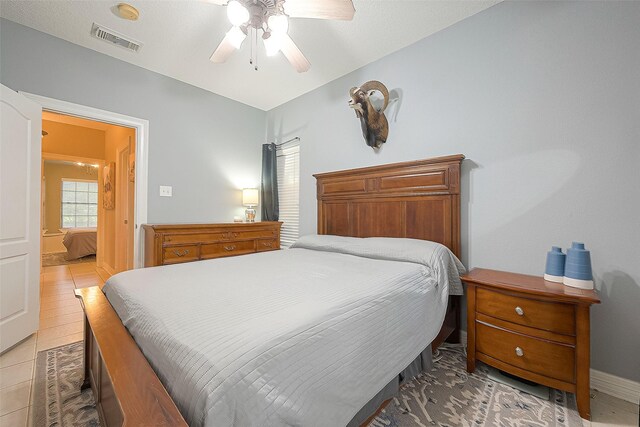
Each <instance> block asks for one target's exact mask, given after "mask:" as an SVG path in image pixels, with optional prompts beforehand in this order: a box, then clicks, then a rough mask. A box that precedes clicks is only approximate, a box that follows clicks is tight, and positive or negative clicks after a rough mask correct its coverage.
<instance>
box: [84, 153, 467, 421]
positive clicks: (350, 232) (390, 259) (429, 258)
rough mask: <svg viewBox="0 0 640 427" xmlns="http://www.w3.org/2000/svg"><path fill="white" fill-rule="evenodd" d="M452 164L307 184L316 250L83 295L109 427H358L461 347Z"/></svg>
mask: <svg viewBox="0 0 640 427" xmlns="http://www.w3.org/2000/svg"><path fill="white" fill-rule="evenodd" d="M462 158H463V157H462V156H451V157H447V158H438V159H429V160H425V161H419V162H409V163H403V164H396V165H384V166H378V167H374V168H364V169H358V170H352V171H341V172H335V173H329V174H323V175H317V176H316V177H317V178H318V232H319V234H320V235H314V236H307V237H303V238H302V239H300V240H299V241H298V242H297V243H296V244H295V245H294V246H293V247H292V248H291V249H287V250H282V251H273V252H267V253H260V254H253V255H247V256H240V257H233V258H223V259H215V260H208V261H200V262H194V263H185V264H179V265H173V266H164V267H154V268H148V269H141V270H133V271H129V272H125V273H121V274H118V275H115V276H113V277H112V278H111V279H110V280H109V281H108V282H107V284H106V285H105V287H104V293H103V292H101V291H100V290H99V289H98V288H93V289H91V288H89V289H82V290H79V291H78V292H77V294H78V295H79V296H80V297H81V298H82V299H83V307H84V309H85V314H86V319H87V323H86V325H87V327H86V341H85V343H86V358H85V364H86V365H85V368H86V380H87V381H88V383H90V384H91V386H92V387H93V388H94V393H95V395H96V400H97V402H98V409H99V413H100V415H101V418H102V420H103V422H104V424H105V425H107V426H109V425H120V424H122V423H123V421H125V424H128V423H131V425H134V424H135V423H136V422H137V421H136V420H138V422H141V421H142V420H145V421H146V422H151V423H152V424H153V425H176V424H179V425H184V423H185V420H186V422H187V423H188V424H189V425H192V426H203V425H204V426H213V425H215V426H234V425H243V426H244V425H260V426H269V425H273V426H277V425H305V426H306V425H319V426H320V425H326V426H336V425H349V426H352V425H356V426H357V425H360V424H362V423H363V422H365V421H366V420H367V418H369V417H370V416H371V415H373V413H374V412H375V411H376V409H377V408H378V407H379V406H380V404H381V403H382V402H383V401H385V400H386V399H388V398H390V397H391V396H392V395H393V394H394V393H395V392H396V391H397V389H398V386H399V384H400V382H401V381H402V379H403V378H405V377H407V376H408V375H415V374H417V373H419V371H420V370H421V369H424V368H425V367H427V366H428V365H429V363H430V353H431V352H430V348H431V347H430V346H431V345H434V346H437V345H438V344H439V343H440V342H442V341H443V340H444V339H445V338H447V337H453V339H456V337H455V332H457V327H458V326H459V317H458V316H459V297H455V296H454V295H460V294H461V293H462V288H461V285H460V280H459V273H460V272H461V271H462V269H463V267H462V265H461V264H460V263H459V261H458V260H457V258H456V257H455V256H454V255H455V254H458V253H459V166H460V162H461V160H462ZM340 236H357V237H369V236H382V237H381V238H377V237H373V238H353V237H340ZM385 237H386V238H385ZM390 237H391V238H390ZM105 295H106V297H105ZM113 346H117V350H116V349H115V348H112V347H113ZM165 390H166V391H165Z"/></svg>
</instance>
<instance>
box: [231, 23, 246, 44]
mask: <svg viewBox="0 0 640 427" xmlns="http://www.w3.org/2000/svg"><path fill="white" fill-rule="evenodd" d="M227 36H229V42H230V43H231V45H232V46H233V47H235V48H236V49H240V47H241V46H242V42H243V41H244V39H245V38H246V37H247V35H246V34H245V33H244V31H242V29H241V28H240V27H236V26H233V27H231V29H230V30H229V32H228V33H227Z"/></svg>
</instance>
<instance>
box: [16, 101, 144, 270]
mask: <svg viewBox="0 0 640 427" xmlns="http://www.w3.org/2000/svg"><path fill="white" fill-rule="evenodd" d="M19 93H20V94H22V95H24V96H26V97H27V98H29V99H31V100H33V101H35V102H37V103H38V104H40V105H41V106H42V109H43V111H51V112H55V113H61V114H66V115H68V116H76V117H81V118H84V119H89V120H95V121H98V122H104V123H110V124H113V125H118V126H125V127H129V128H133V129H135V130H136V146H135V152H136V168H135V176H136V182H135V206H134V211H135V212H134V219H135V225H134V227H135V229H134V230H135V232H134V234H133V253H134V259H133V268H141V267H143V266H144V247H143V245H144V239H143V236H142V224H146V222H147V202H148V200H147V188H148V187H147V185H148V170H149V169H148V164H149V121H148V120H145V119H140V118H137V117H132V116H126V115H124V114H120V113H114V112H112V111H107V110H101V109H99V108H93V107H88V106H85V105H80V104H74V103H72V102H67V101H61V100H59V99H54V98H48V97H45V96H40V95H36V94H33V93H28V92H19ZM40 156H42V154H40Z"/></svg>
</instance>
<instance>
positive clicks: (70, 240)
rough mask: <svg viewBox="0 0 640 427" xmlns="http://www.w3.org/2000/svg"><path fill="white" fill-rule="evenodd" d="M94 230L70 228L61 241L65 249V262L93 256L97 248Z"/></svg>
mask: <svg viewBox="0 0 640 427" xmlns="http://www.w3.org/2000/svg"><path fill="white" fill-rule="evenodd" d="M96 235H97V232H96V229H95V228H70V229H68V230H67V232H66V233H65V235H64V238H63V239H62V244H63V245H64V246H65V247H66V248H67V256H66V258H67V260H68V261H71V260H74V259H78V258H82V257H85V256H87V255H95V254H96V248H97V241H96Z"/></svg>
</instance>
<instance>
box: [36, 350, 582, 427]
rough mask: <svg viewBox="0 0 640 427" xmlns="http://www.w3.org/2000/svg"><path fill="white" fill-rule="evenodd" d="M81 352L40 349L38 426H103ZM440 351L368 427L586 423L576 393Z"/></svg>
mask: <svg viewBox="0 0 640 427" xmlns="http://www.w3.org/2000/svg"><path fill="white" fill-rule="evenodd" d="M82 352H83V343H82V342H77V343H73V344H69V345H65V346H62V347H57V348H53V349H50V350H45V351H41V352H40V353H38V358H37V362H36V384H35V389H34V392H35V393H36V394H35V400H34V406H35V408H34V415H35V426H46V427H54V426H56V427H57V426H70V427H71V426H73V427H76V426H77V427H80V426H82V427H85V426H87V427H97V426H99V425H100V421H99V419H98V412H97V411H96V408H95V403H94V400H93V394H92V392H91V390H90V389H87V390H84V391H83V392H82V393H80V384H81V383H82V376H83V371H82ZM441 354H442V358H440V359H439V360H438V361H437V362H435V363H434V368H433V369H432V370H431V371H430V372H424V373H422V374H421V375H420V376H419V377H417V378H416V379H414V380H413V381H411V382H409V383H408V384H407V385H406V386H405V387H403V389H402V390H401V391H400V392H399V393H398V395H397V396H396V397H394V398H393V400H392V401H391V403H389V405H387V407H386V408H385V409H384V410H383V411H382V412H381V413H380V415H378V416H377V417H376V418H375V419H374V420H373V422H372V423H371V424H370V425H369V427H414V426H422V427H424V426H438V427H449V426H469V427H470V426H474V427H482V426H501V427H502V426H505V427H525V426H527V427H529V426H535V427H543V426H545V427H546V426H549V427H582V420H581V419H580V417H579V416H578V412H577V410H576V403H575V399H574V397H573V395H572V394H567V393H564V392H561V391H558V390H553V389H551V394H552V399H551V400H550V401H546V400H542V399H539V398H537V397H534V396H531V395H529V394H527V393H524V392H521V391H519V390H516V389H514V388H511V387H509V386H506V385H504V384H500V383H497V382H494V381H492V380H490V379H489V378H488V377H487V374H488V371H489V368H488V367H487V366H486V365H484V364H482V363H478V367H477V368H476V372H474V373H473V374H471V375H469V374H467V372H466V370H465V366H466V357H465V355H464V354H462V352H461V351H460V350H443V351H441Z"/></svg>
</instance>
